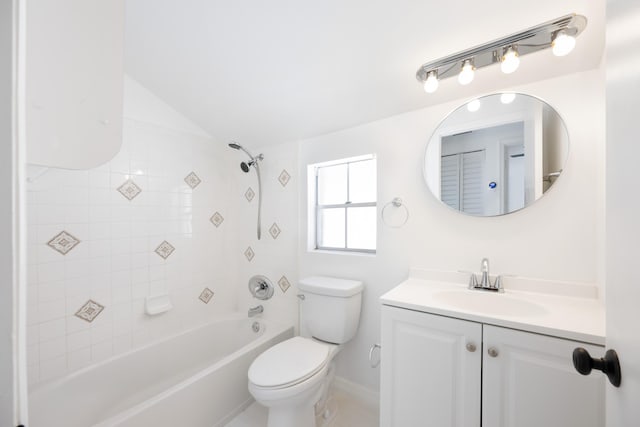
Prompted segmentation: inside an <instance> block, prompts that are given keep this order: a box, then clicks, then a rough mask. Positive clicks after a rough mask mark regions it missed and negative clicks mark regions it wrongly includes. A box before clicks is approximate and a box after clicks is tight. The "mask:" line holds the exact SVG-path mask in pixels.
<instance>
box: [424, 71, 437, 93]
mask: <svg viewBox="0 0 640 427" xmlns="http://www.w3.org/2000/svg"><path fill="white" fill-rule="evenodd" d="M436 90H438V71H437V70H434V71H430V72H429V74H427V79H426V80H425V81H424V91H425V92H427V93H433V92H435V91H436Z"/></svg>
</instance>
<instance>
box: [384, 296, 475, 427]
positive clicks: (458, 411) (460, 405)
mask: <svg viewBox="0 0 640 427" xmlns="http://www.w3.org/2000/svg"><path fill="white" fill-rule="evenodd" d="M481 340H482V326H481V325H480V324H478V323H473V322H468V321H464V320H458V319H452V318H449V317H443V316H437V315H432V314H426V313H421V312H416V311H412V310H405V309H400V308H394V307H389V306H383V308H382V343H381V344H382V364H381V367H382V371H381V396H380V397H381V399H380V401H381V408H380V425H381V426H382V427H413V426H433V427H443V426H446V427H463V426H464V427H478V426H480V380H481V371H480V369H481V363H482V362H481V360H482V355H481V353H482V352H481V350H482V345H481ZM467 344H469V345H470V346H475V351H470V350H468V349H467ZM470 348H471V349H472V350H473V347H470Z"/></svg>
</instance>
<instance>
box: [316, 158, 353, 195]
mask: <svg viewBox="0 0 640 427" xmlns="http://www.w3.org/2000/svg"><path fill="white" fill-rule="evenodd" d="M346 202H347V165H346V164H341V165H335V166H325V167H321V168H318V204H319V205H337V204H343V203H346Z"/></svg>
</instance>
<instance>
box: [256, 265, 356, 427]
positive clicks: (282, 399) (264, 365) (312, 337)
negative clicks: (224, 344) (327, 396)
mask: <svg viewBox="0 0 640 427" xmlns="http://www.w3.org/2000/svg"><path fill="white" fill-rule="evenodd" d="M298 288H299V289H300V292H301V293H300V295H299V296H300V299H301V304H300V335H301V336H298V337H294V338H291V339H288V340H286V341H283V342H281V343H279V344H276V345H275V346H273V347H271V348H270V349H268V350H267V351H265V352H264V353H262V354H261V355H260V356H258V357H257V358H256V360H254V361H253V363H252V364H251V366H250V367H249V392H250V393H251V395H252V396H253V397H254V398H255V399H256V401H257V402H258V403H260V404H262V405H263V406H266V407H267V408H269V422H268V426H269V427H314V426H315V425H316V422H315V408H314V407H315V404H316V403H317V402H318V401H319V400H320V399H321V398H323V393H326V391H327V390H328V387H329V383H330V381H331V378H332V376H333V375H332V374H333V368H332V366H331V361H332V360H333V357H334V356H335V355H336V354H337V353H338V351H339V350H340V348H341V344H344V343H346V342H347V341H349V340H350V339H351V338H353V336H354V335H355V334H356V331H357V329H358V322H359V321H360V305H361V300H362V288H363V284H362V282H359V281H356V280H346V279H336V278H333V277H319V276H318V277H309V278H306V279H303V280H300V283H299V285H298Z"/></svg>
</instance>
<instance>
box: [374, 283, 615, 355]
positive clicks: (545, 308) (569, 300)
mask: <svg viewBox="0 0 640 427" xmlns="http://www.w3.org/2000/svg"><path fill="white" fill-rule="evenodd" d="M423 276H424V275H423ZM512 282H514V284H516V285H517V283H516V281H514V280H512ZM521 288H522V287H520V289H518V286H514V288H509V287H508V286H507V285H506V284H505V292H504V293H494V292H488V291H481V290H470V289H468V288H467V285H465V284H460V283H454V282H449V281H444V280H437V279H436V280H429V279H424V278H421V277H410V278H409V279H407V280H406V281H404V282H402V283H400V284H399V285H398V286H396V287H395V288H393V289H392V290H390V291H389V292H387V293H386V294H384V295H382V296H381V297H380V300H381V302H382V304H383V305H387V306H393V307H400V308H405V309H410V310H415V311H421V312H425V313H432V314H437V315H442V316H449V317H455V318H458V319H464V320H470V321H474V322H481V323H485V324H490V325H495V326H502V327H506V328H512V329H518V330H522V331H528V332H534V333H538V334H544V335H550V336H554V337H560V338H566V339H571V340H575V341H582V342H585V343H590V344H596V345H604V344H605V310H604V305H603V303H602V301H601V300H599V299H597V298H594V297H589V296H585V294H589V292H586V293H585V292H582V291H579V292H566V290H567V289H566V288H569V289H570V288H571V287H570V286H569V287H567V286H564V287H563V286H560V285H559V286H556V287H552V286H547V287H544V291H545V292H536V291H532V290H522V289H521ZM549 289H558V293H550V291H549ZM467 292H468V293H479V294H473V295H468V294H464V293H467ZM459 293H463V295H460V294H459ZM480 294H482V295H480ZM459 296H462V299H463V304H459V303H458V302H457V301H458V299H457V297H459ZM451 297H453V298H451ZM467 297H469V301H468V302H467V300H466V299H467ZM500 298H501V299H500ZM499 299H500V300H499ZM500 307H503V308H504V309H500Z"/></svg>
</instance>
